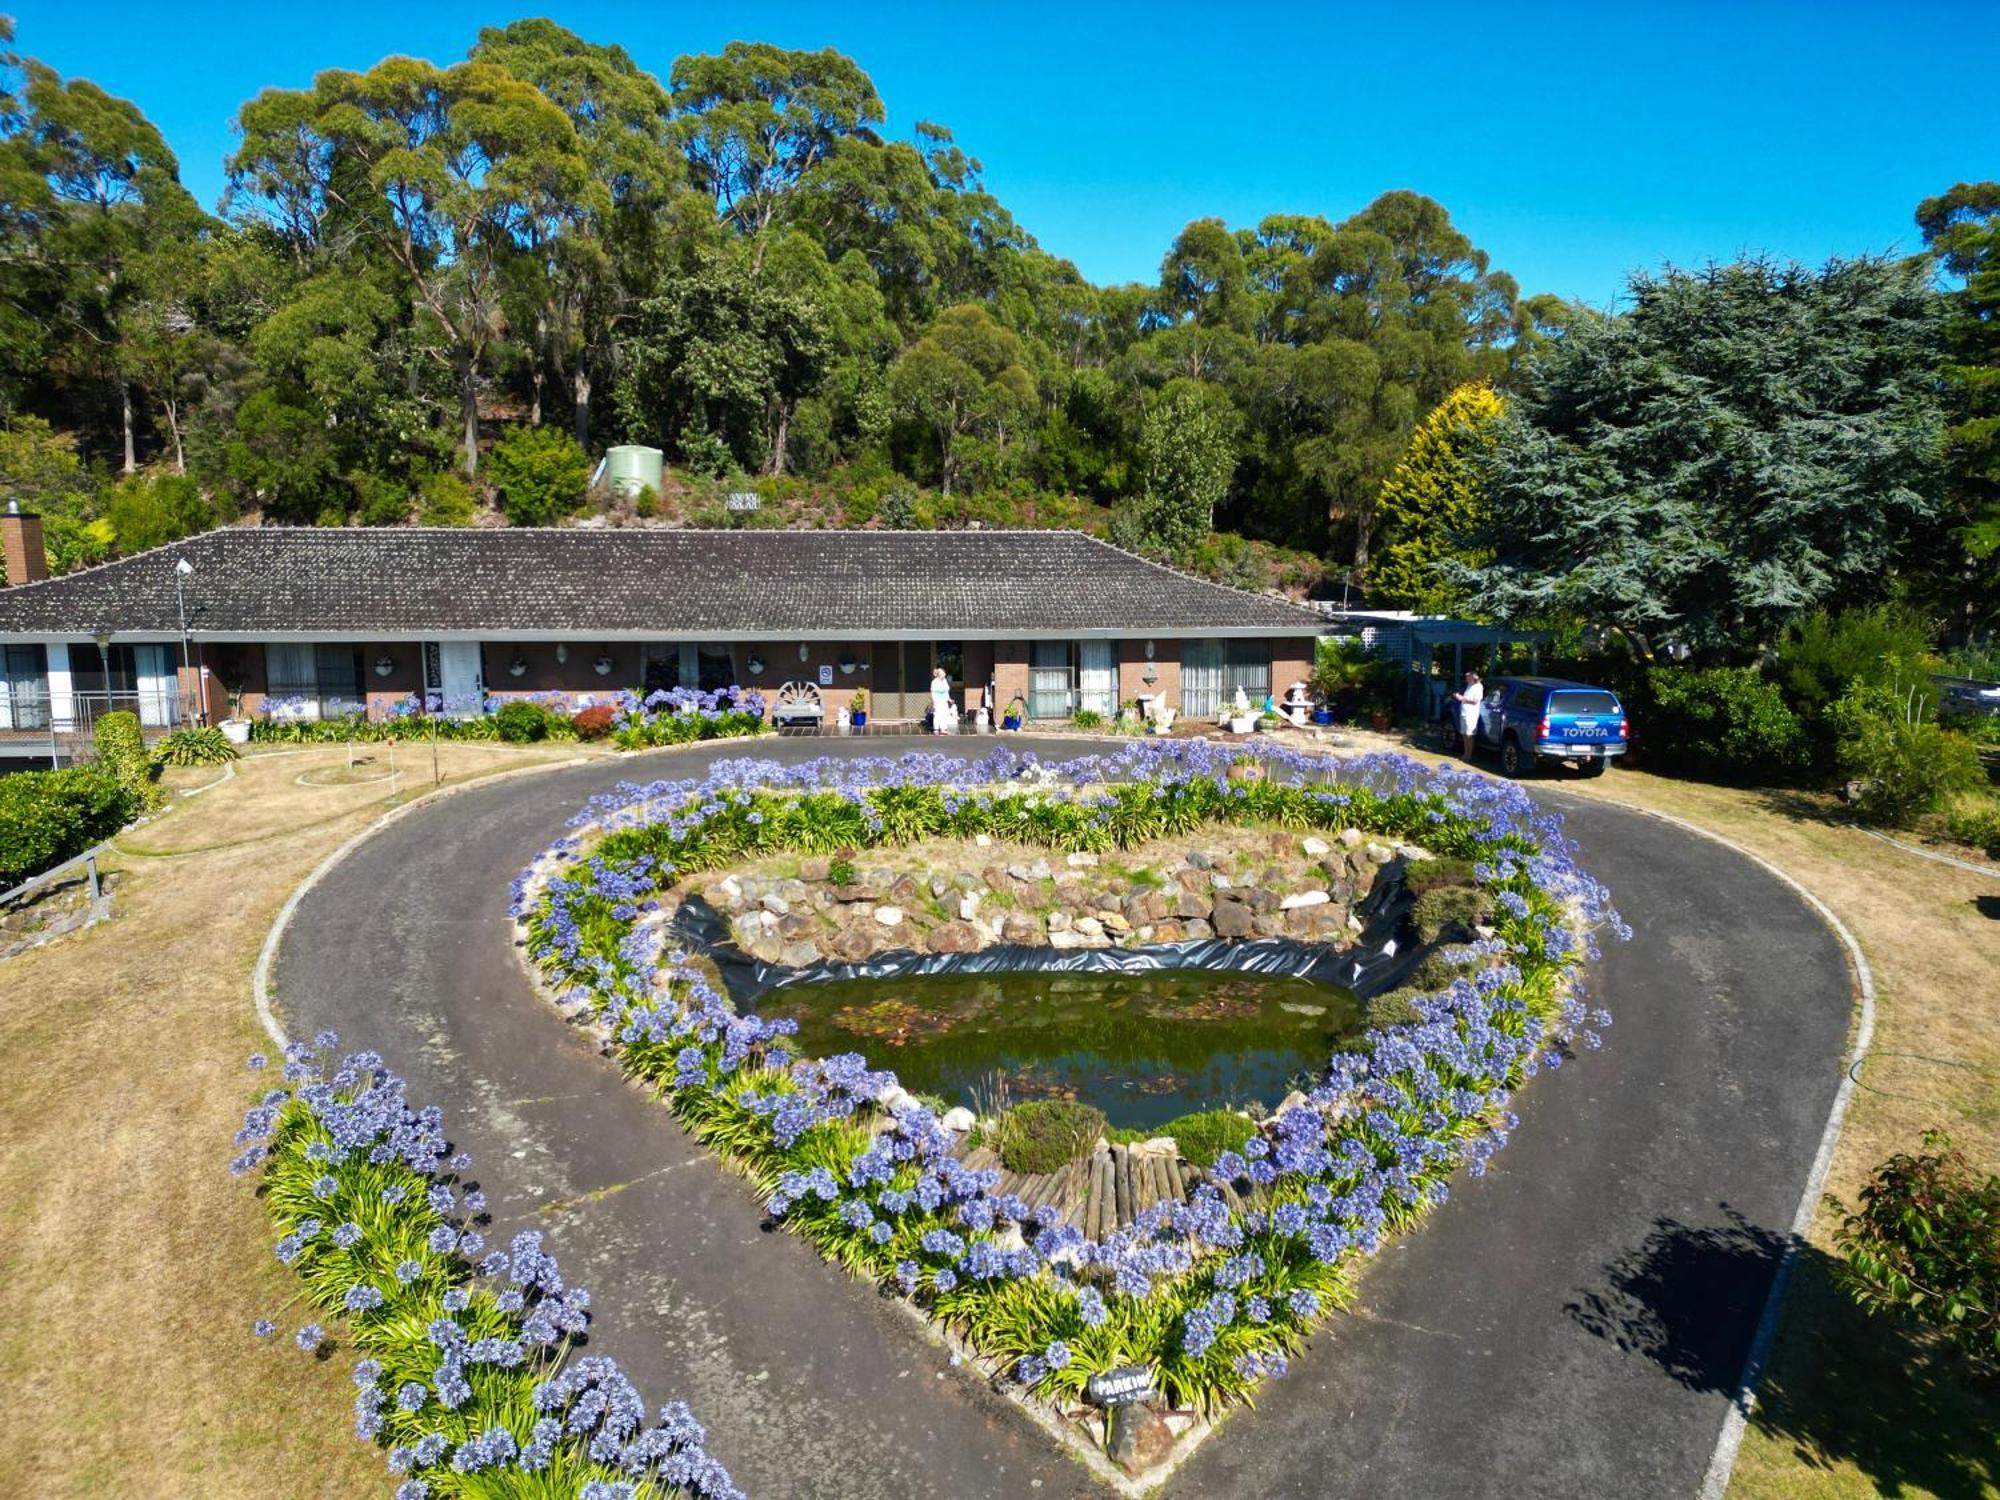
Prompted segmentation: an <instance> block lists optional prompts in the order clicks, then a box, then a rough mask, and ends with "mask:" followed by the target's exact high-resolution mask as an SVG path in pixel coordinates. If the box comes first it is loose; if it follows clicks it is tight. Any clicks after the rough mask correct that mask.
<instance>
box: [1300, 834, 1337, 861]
mask: <svg viewBox="0 0 2000 1500" xmlns="http://www.w3.org/2000/svg"><path fill="white" fill-rule="evenodd" d="M1300 847H1301V848H1303V849H1304V850H1305V852H1306V858H1307V859H1319V858H1320V857H1321V856H1323V855H1327V854H1331V853H1332V852H1333V845H1331V844H1329V843H1328V842H1327V841H1326V840H1325V839H1323V838H1317V837H1315V838H1309V839H1307V840H1306V841H1305V843H1304V844H1303V845H1301V846H1300Z"/></svg>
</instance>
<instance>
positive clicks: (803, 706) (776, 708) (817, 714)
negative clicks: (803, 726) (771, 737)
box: [771, 682, 825, 724]
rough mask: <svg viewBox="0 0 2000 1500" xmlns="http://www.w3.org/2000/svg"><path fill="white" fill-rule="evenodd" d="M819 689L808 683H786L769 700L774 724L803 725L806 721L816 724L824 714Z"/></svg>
mask: <svg viewBox="0 0 2000 1500" xmlns="http://www.w3.org/2000/svg"><path fill="white" fill-rule="evenodd" d="M824 709H825V705H824V704H822V703H821V701H820V696H819V689H818V688H817V687H815V686H813V684H812V683H810V682H788V683H786V684H785V685H784V686H783V687H781V688H779V689H778V694H777V696H776V697H775V698H773V699H772V700H771V718H772V721H773V722H774V723H779V724H786V723H792V722H799V723H803V722H806V721H808V720H810V721H812V722H813V723H818V722H819V720H820V718H821V717H822V715H823V713H824Z"/></svg>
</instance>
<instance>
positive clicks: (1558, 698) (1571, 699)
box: [1549, 688, 1618, 718]
mask: <svg viewBox="0 0 2000 1500" xmlns="http://www.w3.org/2000/svg"><path fill="white" fill-rule="evenodd" d="M1549 712H1550V713H1552V714H1604V715H1606V716H1607V717H1610V718H1616V717H1617V716H1618V700H1617V699H1616V698H1614V697H1612V696H1611V695H1610V694H1609V693H1606V692H1601V691H1599V690H1597V689H1595V688H1593V689H1591V690H1590V691H1588V692H1578V691H1576V690H1575V689H1570V690H1567V691H1564V692H1559V693H1553V694H1551V695H1550V697H1549Z"/></svg>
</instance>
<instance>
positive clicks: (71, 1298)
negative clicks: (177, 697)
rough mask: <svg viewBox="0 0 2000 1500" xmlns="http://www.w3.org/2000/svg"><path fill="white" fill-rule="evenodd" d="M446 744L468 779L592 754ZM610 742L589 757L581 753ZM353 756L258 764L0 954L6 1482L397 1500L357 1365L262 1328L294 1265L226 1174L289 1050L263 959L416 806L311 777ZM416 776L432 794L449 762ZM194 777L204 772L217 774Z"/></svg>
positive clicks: (9, 1486) (152, 830) (128, 847)
mask: <svg viewBox="0 0 2000 1500" xmlns="http://www.w3.org/2000/svg"><path fill="white" fill-rule="evenodd" d="M579 753H580V752H579V749H578V747H577V746H574V745H553V746H536V747H532V748H502V747H498V746H487V745H448V746H444V747H442V748H441V752H440V759H441V761H442V763H443V765H444V767H445V770H446V773H447V778H448V784H449V783H455V782H461V781H464V780H468V779H472V778H475V777H478V776H481V775H486V774H490V773H492V772H494V771H497V770H504V769H511V768H513V767H516V766H522V765H528V764H533V763H537V762H547V761H553V760H561V759H567V758H571V757H574V756H576V755H577V754H579ZM582 753H589V752H587V751H586V752H582ZM345 760H346V752H345V751H344V750H341V749H339V748H324V749H311V750H302V751H295V752H288V753H285V754H271V755H255V756H250V757H247V758H246V759H244V760H243V761H242V762H240V763H239V764H238V767H237V774H236V776H235V777H234V778H233V779H231V780H230V781H228V782H227V783H225V784H222V785H218V786H216V787H214V788H213V789H212V790H210V791H207V792H204V793H203V794H201V795H200V796H197V797H191V798H186V799H183V800H179V801H178V802H177V805H176V806H175V808H174V810H173V811H172V812H171V813H169V814H168V815H167V816H165V817H162V818H160V819H159V820H158V821H157V822H154V823H151V824H148V825H146V826H145V827H143V828H140V829H137V830H134V831H133V832H131V833H129V834H127V835H126V836H125V837H124V838H123V839H121V840H120V841H119V848H120V850H121V851H122V852H121V853H120V854H119V855H118V857H117V858H115V859H113V860H111V861H107V867H108V868H111V869H113V870H116V871H119V872H122V879H120V880H119V881H118V883H117V885H116V887H115V888H116V891H117V907H116V913H115V917H114V920H112V921H110V922H107V923H104V924H102V925H100V926H98V927H95V928H92V929H90V930H88V931H85V932H82V933H78V934H75V935H73V936H70V937H67V938H63V939H60V940H58V941H56V942H53V943H51V944H49V945H48V946H46V947H44V948H41V949H38V950H35V951H33V952H30V953H27V954H23V955H20V956H18V957H16V958H13V959H10V960H7V961H5V962H4V963H0V995H4V997H5V1001H4V1004H0V1057H4V1058H5V1060H6V1062H5V1073H4V1079H5V1091H4V1094H0V1203H4V1204H5V1205H6V1213H5V1218H6V1230H5V1233H4V1234H0V1388H4V1389H5V1390H7V1391H8V1392H9V1394H10V1399H9V1400H8V1401H7V1402H6V1403H5V1406H4V1409H5V1411H6V1417H5V1418H4V1424H5V1425H4V1436H5V1439H6V1440H5V1441H4V1442H0V1495H5V1496H23V1497H27V1496H33V1497H37V1500H40V1497H62V1496H78V1497H82V1496H91V1497H100V1496H106V1495H129V1496H135V1497H136V1496H146V1497H154V1496H161V1497H167V1496H202V1497H204V1500H226V1497H233V1496H238V1495H243V1496H251V1495H255V1496H273V1495H279V1496H286V1497H311V1496H350V1495H371V1494H378V1493H386V1492H387V1487H386V1486H385V1485H384V1483H383V1469H382V1466H381V1460H380V1458H379V1456H378V1455H376V1454H375V1453H373V1452H372V1451H371V1450H370V1449H369V1448H367V1447H366V1446H365V1445H363V1444H361V1443H357V1442H356V1441H355V1440H354V1438H353V1437H352V1436H351V1434H350V1432H349V1420H350V1417H349V1413H350V1409H351V1406H352V1387H351V1386H350V1385H349V1383H348V1380H347V1375H346V1364H347V1362H346V1361H345V1360H332V1361H318V1360H314V1359H311V1358H308V1357H307V1356H305V1355H302V1354H300V1353H299V1352H298V1351H297V1350H295V1349H293V1348H292V1347H291V1345H290V1343H289V1333H290V1330H291V1329H292V1328H293V1327H295V1326H296V1324H297V1322H298V1321H299V1319H298V1318H296V1317H294V1318H293V1319H292V1320H291V1321H290V1322H286V1323H284V1324H283V1327H284V1334H283V1335H282V1336H281V1339H274V1340H272V1341H270V1342H269V1343H260V1342H258V1341H256V1340H254V1339H252V1338H251V1336H250V1323H251V1321H252V1320H253V1319H254V1318H256V1317H259V1316H264V1315H271V1316H282V1315H280V1314H279V1313H278V1311H277V1310H278V1309H279V1308H280V1307H282V1306H283V1305H284V1303H285V1302H286V1300H287V1298H288V1297H289V1296H290V1295H291V1292H292V1287H291V1284H290V1278H289V1277H288V1276H287V1275H286V1274H285V1273H284V1271H283V1268H282V1267H280V1266H279V1265H278V1263H277V1262H276V1261H275V1260H274V1259H273V1258H272V1256H271V1253H270V1248H269V1247H270V1243H271V1236H270V1234H269V1233H268V1231H267V1230H266V1228H265V1220H264V1215H263V1212H262V1210H261V1209H260V1208H259V1207H258V1206H257V1203H256V1200H255V1199H254V1197H253V1196H252V1193H251V1191H250V1189H249V1188H248V1186H246V1185H245V1184H244V1183H242V1182H240V1181H237V1180H235V1179H232V1178H231V1177H230V1176H229V1174H228V1172H227V1171H226V1170H225V1163H226V1162H227V1160H228V1157H229V1155H230V1154H231V1148H230V1144H229V1138H230V1135H231V1134H232V1132H233V1131H234V1129H235V1127H236V1125H237V1123H238V1121H239V1119H240V1116H241V1113H242V1110H243V1106H244V1104H245V1103H246V1102H247V1100H248V1097H249V1095H250V1092H251V1089H252V1080H251V1077H250V1075H248V1074H246V1073H245V1072H244V1071H243V1058H244V1057H245V1055H246V1054H248V1053H249V1052H251V1051H253V1050H255V1049H257V1048H259V1047H262V1046H267V1045H268V1043H267V1042H266V1039H265V1038H264V1036H263V1034H262V1032H261V1031H259V1029H258V1026H257V1021H256V1018H255V1016H254V1014H253V1012H252V1009H251V1003H250V973H251V968H252V965H253V964H254V962H255V958H256V954H257V950H258V948H259V946H260V945H261V944H262V942H263V940H264V935H265V932H266V931H267V929H268V928H269V926H270V923H271V920H272V918H273V917H274V916H275V915H276V913H277V910H278V908H279V906H280V905H281V904H282V903H283V902H284V899H285V897H286V896H287V895H288V894H289V893H290V891H291V890H292V888H293V887H294V886H295V885H296V884H297V883H298V881H299V880H301V879H302V878H303V877H304V876H305V875H306V874H307V873H308V872H309V871H310V870H311V869H312V867H313V866H314V865H315V864H316V863H318V861H319V860H321V859H322V858H324V857H325V855H326V854H327V853H328V852H329V851H330V850H332V849H333V848H335V847H337V846H338V845H339V844H340V842H341V841H342V840H344V839H346V838H348V837H350V836H351V835H352V834H354V833H355V832H357V831H359V830H360V829H362V828H364V827H366V826H367V825H368V823H369V822H370V821H372V820H373V819H375V818H376V817H379V816H380V815H381V814H382V812H383V811H384V810H385V809H386V808H387V807H388V806H390V805H391V803H392V801H394V800H398V798H399V793H398V791H397V790H396V788H406V789H410V782H411V781H412V780H415V779H417V778H414V777H406V778H401V779H399V780H398V781H397V782H395V783H376V784H372V785H366V786H353V787H338V788H307V787H301V786H299V785H298V784H297V782H296V780H295V778H296V777H297V776H298V775H299V774H300V773H301V772H303V771H305V770H307V769H309V768H312V767H316V766H344V764H345ZM421 770H422V776H421V781H420V784H419V785H418V786H417V787H416V788H413V789H411V790H414V791H423V790H428V789H429V781H430V775H429V773H430V765H429V757H428V754H426V755H425V757H424V763H423V765H422V767H421ZM175 779H176V780H180V779H185V780H187V781H189V782H190V783H194V784H199V782H200V781H201V780H204V779H206V778H205V777H202V776H198V775H190V776H187V777H186V778H180V777H176V778H175Z"/></svg>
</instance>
